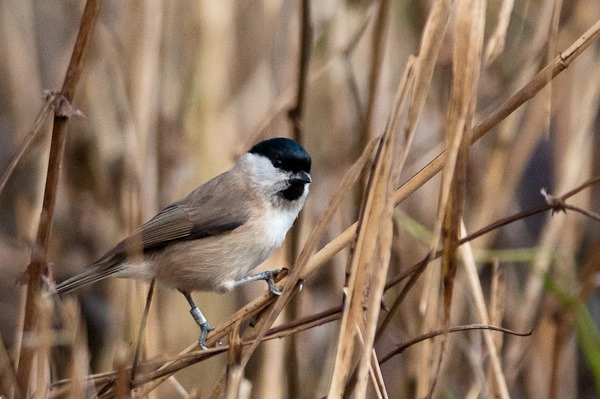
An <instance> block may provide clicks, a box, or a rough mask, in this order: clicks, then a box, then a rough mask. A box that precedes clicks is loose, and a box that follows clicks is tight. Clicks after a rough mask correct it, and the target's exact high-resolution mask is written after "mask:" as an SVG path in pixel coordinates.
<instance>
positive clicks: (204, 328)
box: [180, 290, 215, 349]
mask: <svg viewBox="0 0 600 399" xmlns="http://www.w3.org/2000/svg"><path fill="white" fill-rule="evenodd" d="M180 292H181V293H182V294H183V296H185V299H187V301H188V303H189V304H190V307H191V309H190V313H191V314H192V317H193V318H194V320H196V324H198V326H200V338H199V339H198V344H199V345H200V347H201V348H202V349H208V347H207V346H206V336H207V335H208V332H209V331H212V330H214V329H215V328H214V327H212V326H211V325H210V324H208V320H206V317H204V315H203V314H202V312H201V311H200V309H199V308H198V306H196V303H195V302H194V299H193V298H192V295H191V294H190V293H189V292H187V291H181V290H180Z"/></svg>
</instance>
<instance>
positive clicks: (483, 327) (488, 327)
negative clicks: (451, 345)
mask: <svg viewBox="0 0 600 399" xmlns="http://www.w3.org/2000/svg"><path fill="white" fill-rule="evenodd" d="M468 330H494V331H500V332H503V333H506V334H511V335H516V336H518V337H528V336H530V335H531V334H532V332H533V330H530V331H528V332H526V333H519V332H515V331H512V330H509V329H508V328H504V327H498V326H492V325H489V324H468V325H465V326H458V327H451V328H450V329H440V330H435V331H431V332H428V333H427V334H423V335H420V336H418V337H416V338H413V339H411V340H410V341H408V342H404V343H402V344H400V345H398V347H397V348H396V349H394V350H393V351H391V352H390V353H388V354H387V355H385V356H384V357H382V358H381V360H380V361H379V364H383V363H385V362H387V361H388V360H390V359H391V358H393V357H394V356H396V355H398V354H400V353H402V352H404V351H405V350H406V349H407V348H409V347H411V346H413V345H415V344H418V343H419V342H422V341H425V340H427V339H431V338H435V337H437V336H439V335H442V334H446V333H448V332H451V333H453V332H459V331H468Z"/></svg>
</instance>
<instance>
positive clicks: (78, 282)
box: [53, 138, 312, 348]
mask: <svg viewBox="0 0 600 399" xmlns="http://www.w3.org/2000/svg"><path fill="white" fill-rule="evenodd" d="M310 166H311V159H310V156H309V155H308V153H307V152H306V150H305V149H304V148H303V147H302V146H301V145H300V144H298V143H297V142H295V141H293V140H290V139H286V138H273V139H270V140H265V141H262V142H260V143H258V144H256V145H255V146H254V147H252V148H251V149H250V151H248V152H247V153H246V154H244V155H243V156H242V157H241V158H240V159H239V160H238V162H237V163H236V164H235V165H234V166H233V167H232V168H231V169H229V170H228V171H226V172H224V173H222V174H220V175H219V176H216V177H215V178H213V179H212V180H210V181H208V182H207V183H205V184H203V185H201V186H200V187H198V188H196V189H195V190H194V191H192V192H191V193H190V194H189V195H188V196H187V197H185V198H184V199H182V200H180V201H177V202H175V203H174V204H172V205H170V206H168V207H166V208H165V209H163V210H162V211H161V212H160V213H158V214H157V215H156V216H155V217H153V218H152V219H150V220H149V221H148V222H146V223H145V224H144V225H143V226H141V227H140V228H139V229H137V230H136V231H135V232H134V233H133V234H131V235H130V236H129V237H127V238H125V239H124V240H123V241H121V242H120V243H119V244H117V246H115V247H114V248H113V249H112V250H111V251H109V252H108V253H106V254H105V255H104V256H102V257H101V258H100V259H99V260H98V261H96V262H95V263H94V264H92V265H91V266H90V267H89V268H87V269H86V270H85V271H84V272H82V273H81V274H78V275H76V276H74V277H72V278H70V279H68V280H66V281H63V282H62V283H60V284H58V285H57V286H56V288H55V290H53V292H56V293H59V294H61V293H67V292H70V291H73V290H75V289H77V288H80V287H82V286H84V285H87V284H91V283H94V282H96V281H99V280H102V279H104V278H106V277H110V276H115V277H126V278H136V279H143V280H150V279H153V278H156V279H157V281H158V282H160V283H162V284H164V285H167V286H170V287H173V288H176V289H178V290H179V291H181V293H182V294H183V295H184V296H185V297H186V299H187V301H188V303H189V304H190V306H191V310H190V313H191V314H192V316H193V317H194V320H195V321H196V323H197V324H198V325H199V326H200V329H201V333H200V339H199V344H200V345H201V346H202V347H204V348H205V347H206V336H207V334H208V332H209V331H210V330H212V327H211V326H210V325H209V324H208V321H207V320H206V318H205V317H204V315H203V314H202V312H201V311H200V309H198V307H197V306H196V304H195V303H194V300H193V299H192V296H191V294H190V293H191V292H192V291H197V290H202V291H217V292H221V293H222V292H226V291H229V290H231V289H232V288H234V287H237V286H239V285H241V284H245V283H247V282H250V281H257V280H266V281H267V283H268V285H269V290H270V291H271V292H272V293H274V294H276V295H280V294H281V292H280V291H279V290H278V288H277V286H276V285H275V281H274V278H275V277H276V275H277V273H278V271H277V270H275V271H267V272H263V273H259V274H255V275H250V276H249V275H248V274H249V272H250V271H251V270H252V269H254V268H255V267H256V266H258V265H260V264H261V263H262V262H264V261H265V260H266V259H267V258H268V257H269V256H270V255H271V254H272V253H273V251H274V250H275V249H276V248H278V247H279V246H280V245H281V244H282V242H283V240H284V238H285V235H286V233H287V232H288V230H289V229H290V227H292V224H293V223H294V220H296V218H297V216H298V213H299V212H300V210H301V209H302V206H303V205H304V201H305V199H306V196H307V194H308V189H309V186H310V183H311V181H312V180H311V176H310Z"/></svg>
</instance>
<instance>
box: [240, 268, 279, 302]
mask: <svg viewBox="0 0 600 399" xmlns="http://www.w3.org/2000/svg"><path fill="white" fill-rule="evenodd" d="M280 272H281V269H275V270H267V271H266V272H262V273H258V274H253V275H252V276H246V277H244V278H241V279H239V280H236V281H234V282H233V287H234V288H235V287H239V286H240V285H243V284H246V283H250V282H252V281H259V280H265V281H266V282H267V284H268V285H269V291H270V292H271V293H272V294H274V295H277V296H280V295H281V291H280V290H279V288H277V285H275V278H277V275H278V274H279V273H280Z"/></svg>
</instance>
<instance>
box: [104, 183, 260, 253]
mask: <svg viewBox="0 0 600 399" xmlns="http://www.w3.org/2000/svg"><path fill="white" fill-rule="evenodd" d="M246 191H247V186H246V184H245V183H244V182H243V181H242V180H241V179H237V176H236V175H235V174H231V173H228V174H223V175H220V176H218V177H216V178H214V179H212V180H210V181H209V182H207V183H205V184H204V185H202V186H200V187H198V188H197V189H196V190H194V191H192V192H191V193H190V194H189V195H188V196H187V197H186V198H184V199H183V200H181V201H178V202H176V203H174V204H172V205H170V206H168V207H167V208H165V209H164V210H162V211H161V212H160V213H159V214H157V215H156V216H155V217H153V218H152V219H150V220H149V221H148V222H146V223H145V224H144V225H143V226H142V227H140V228H139V229H138V230H137V231H136V232H134V233H133V234H132V235H131V236H129V237H128V238H126V239H125V240H123V241H122V242H120V243H119V244H118V245H117V246H116V247H115V248H114V249H113V250H112V251H110V252H109V253H108V254H106V255H105V257H103V258H107V257H110V258H113V259H114V258H122V257H125V256H126V255H127V254H129V253H133V254H135V251H138V252H139V251H142V252H143V253H148V252H151V251H155V250H159V249H161V248H163V247H165V246H166V245H169V244H172V243H173V242H176V241H189V240H198V239H202V238H206V237H210V236H215V235H220V234H224V233H227V232H229V231H231V230H235V229H236V228H238V227H240V226H241V225H243V224H244V223H246V221H247V220H248V219H249V217H250V206H249V203H248V201H244V200H241V199H240V198H248V197H249V196H248V195H247V193H246ZM119 260H122V259H119Z"/></svg>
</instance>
